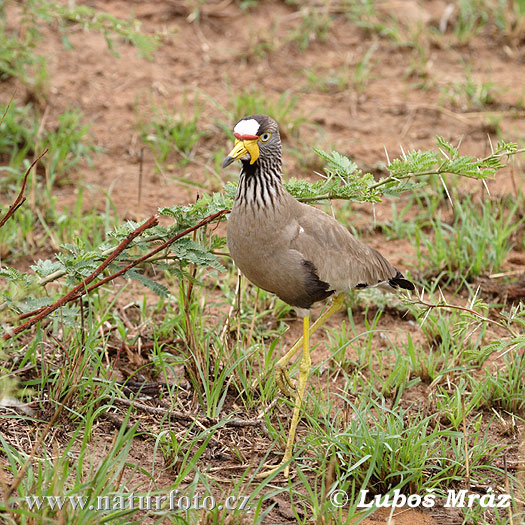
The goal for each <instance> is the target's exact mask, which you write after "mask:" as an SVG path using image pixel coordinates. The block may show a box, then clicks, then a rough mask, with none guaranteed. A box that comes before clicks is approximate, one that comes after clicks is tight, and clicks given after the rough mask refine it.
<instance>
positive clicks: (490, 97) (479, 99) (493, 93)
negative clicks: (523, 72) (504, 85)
mask: <svg viewBox="0 0 525 525" xmlns="http://www.w3.org/2000/svg"><path fill="white" fill-rule="evenodd" d="M440 91H441V95H440V101H441V103H442V104H443V103H444V102H448V103H449V104H451V105H452V106H455V107H458V108H461V109H462V110H463V111H468V110H472V109H479V108H485V107H487V106H492V105H494V104H495V103H496V101H497V94H498V89H497V87H496V84H495V83H494V82H491V81H487V82H481V83H477V82H475V81H474V80H473V79H472V76H471V72H470V70H467V72H466V74H465V79H464V81H463V80H462V81H458V82H453V83H451V84H447V85H445V86H443V87H440Z"/></svg>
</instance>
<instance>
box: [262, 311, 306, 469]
mask: <svg viewBox="0 0 525 525" xmlns="http://www.w3.org/2000/svg"><path fill="white" fill-rule="evenodd" d="M312 328H313V327H312ZM302 340H303V358H302V359H301V364H300V365H299V381H298V383H297V396H296V398H295V406H294V409H293V416H292V422H291V423H290V430H289V432H288V439H287V441H286V449H285V451H284V457H283V459H282V461H281V463H279V465H277V466H274V467H270V469H269V470H267V471H264V472H261V473H260V474H258V475H257V477H258V478H266V477H268V476H270V475H272V474H273V473H274V472H277V471H278V470H280V469H281V468H282V467H283V466H284V477H285V478H287V477H288V474H289V473H290V460H291V459H292V451H293V444H294V442H295V432H296V430H297V425H298V423H299V415H300V413H301V405H302V403H303V397H304V392H305V390H306V382H307V381H308V375H309V374H310V366H311V364H312V360H311V358H310V314H309V313H308V314H307V315H306V316H305V318H304V319H303V337H302Z"/></svg>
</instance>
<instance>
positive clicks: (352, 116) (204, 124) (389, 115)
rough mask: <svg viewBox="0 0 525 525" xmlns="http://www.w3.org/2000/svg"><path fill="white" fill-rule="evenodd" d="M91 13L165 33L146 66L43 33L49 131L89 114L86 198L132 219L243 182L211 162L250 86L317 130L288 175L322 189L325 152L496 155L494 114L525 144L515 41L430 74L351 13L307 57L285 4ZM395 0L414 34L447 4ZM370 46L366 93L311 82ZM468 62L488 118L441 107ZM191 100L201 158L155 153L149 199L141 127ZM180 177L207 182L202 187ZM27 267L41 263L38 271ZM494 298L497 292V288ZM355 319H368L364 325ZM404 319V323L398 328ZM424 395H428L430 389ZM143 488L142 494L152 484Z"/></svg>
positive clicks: (117, 7)
mask: <svg viewBox="0 0 525 525" xmlns="http://www.w3.org/2000/svg"><path fill="white" fill-rule="evenodd" d="M393 3H394V2H390V4H393ZM86 4H89V5H90V6H92V7H94V8H97V9H100V10H104V11H107V12H109V13H111V14H113V15H115V16H118V17H122V18H126V17H127V16H128V15H129V14H130V13H132V14H133V15H134V16H135V17H136V18H137V19H138V20H140V21H141V23H142V29H143V30H144V31H145V32H147V33H154V32H161V33H162V34H164V35H165V36H164V38H163V43H162V44H161V46H160V48H159V49H158V51H157V52H156V53H155V55H154V59H153V60H152V61H147V60H145V59H142V58H140V57H138V56H137V52H136V50H135V49H134V48H132V47H131V46H129V45H127V44H126V43H124V42H121V43H119V45H118V48H117V51H118V54H119V55H120V58H118V59H117V58H115V56H114V55H113V54H112V53H111V52H110V51H109V50H108V48H107V45H106V42H105V40H104V38H103V37H102V36H100V35H99V34H96V33H95V32H86V31H83V30H81V29H78V28H77V27H75V26H72V27H71V29H70V34H69V38H70V40H71V43H72V44H73V46H74V49H72V50H67V49H65V48H64V45H63V43H62V41H61V37H60V34H59V33H58V32H57V31H56V28H55V27H53V26H52V25H51V26H49V27H44V28H42V31H43V33H44V36H45V38H44V39H43V42H42V44H41V47H40V49H39V50H38V52H39V53H41V54H43V55H45V56H46V57H47V59H48V70H49V77H50V88H49V96H48V97H47V105H46V106H45V107H44V108H43V110H44V115H45V117H44V118H45V119H46V125H52V124H53V123H54V122H55V120H56V116H57V115H59V114H60V113H61V112H63V111H64V110H66V109H68V108H79V109H80V110H81V111H82V112H83V114H84V115H85V119H86V120H87V121H90V122H91V123H92V125H91V132H92V136H93V139H94V141H95V143H96V144H97V145H98V146H100V148H102V150H101V151H100V152H99V153H98V154H97V155H96V156H95V157H94V167H87V166H85V167H83V168H81V169H80V170H79V171H78V173H77V174H76V176H75V178H76V179H77V180H78V181H81V182H82V183H83V184H84V185H86V186H87V187H88V188H89V192H90V199H89V200H90V202H95V203H99V206H100V209H101V210H102V209H103V208H104V200H105V194H106V193H109V194H110V196H111V199H112V201H113V203H114V205H115V207H116V210H117V211H118V213H119V215H120V216H121V217H124V218H133V219H142V218H145V217H146V216H149V215H151V214H153V213H155V211H156V210H157V208H158V207H162V206H172V205H174V204H182V203H186V202H194V201H195V199H196V195H197V193H198V192H199V191H201V192H202V191H209V190H220V187H221V184H222V183H224V182H226V181H227V180H230V179H232V180H233V179H234V177H235V173H234V171H231V172H227V173H222V174H220V177H221V179H222V180H219V179H217V178H215V179H212V181H213V182H211V183H210V182H209V181H210V176H209V167H210V166H212V163H213V157H212V153H213V152H214V151H217V150H218V149H220V148H222V149H223V150H224V151H226V150H227V149H228V147H229V146H230V145H231V136H230V137H228V136H225V134H224V131H223V129H221V128H220V127H219V126H218V125H217V122H218V121H220V122H223V123H225V124H227V125H229V126H230V127H231V126H232V125H233V124H234V122H225V118H224V114H223V113H222V112H221V111H220V109H219V107H220V106H225V107H229V106H231V100H232V93H233V94H235V93H238V92H242V91H243V90H252V89H254V88H256V89H257V90H258V91H259V92H260V93H263V94H264V95H265V96H266V97H268V99H270V100H273V101H275V100H277V99H278V98H279V97H280V96H281V95H282V94H283V93H284V92H286V91H287V90H289V91H290V92H291V93H292V94H293V95H294V96H296V97H297V104H296V109H295V110H294V112H295V113H296V114H298V116H302V117H304V119H305V123H304V125H301V126H299V130H298V133H299V135H298V136H299V140H298V142H299V144H301V145H302V147H303V148H304V154H303V159H301V158H300V156H299V157H298V156H297V155H291V153H290V151H289V146H290V144H291V142H292V140H291V137H287V136H286V133H285V138H284V157H285V169H286V173H287V175H288V176H289V175H292V174H293V175H294V176H296V177H307V178H311V179H312V180H314V178H315V177H316V176H315V175H314V174H313V169H318V165H319V164H318V161H315V158H314V157H315V156H314V155H312V154H311V147H314V146H319V147H324V148H325V149H328V147H333V148H334V149H336V150H337V151H339V152H340V153H343V154H345V155H348V156H349V157H351V158H352V159H354V160H355V161H356V162H357V163H358V164H359V165H360V166H361V167H362V168H363V169H364V170H373V169H374V168H375V167H376V166H377V165H378V163H379V162H384V161H385V148H386V150H387V151H388V153H389V155H390V157H391V158H392V157H395V156H397V155H399V154H400V153H401V150H400V146H402V147H403V148H404V149H405V150H407V149H422V150H425V149H433V148H435V136H436V135H442V136H444V137H446V138H447V139H449V140H451V141H452V142H453V143H457V142H459V141H460V140H461V141H462V151H463V152H468V153H469V154H471V155H473V156H476V155H478V156H482V155H486V154H487V153H488V152H489V151H490V142H489V138H490V139H492V140H493V142H495V141H496V140H497V138H498V136H497V133H496V129H495V127H494V124H493V122H494V119H496V120H497V122H498V128H499V129H500V130H501V132H502V135H503V136H504V137H505V138H506V139H509V140H523V138H524V137H525V120H524V119H523V116H524V113H523V96H525V93H524V91H523V79H524V78H525V48H524V47H523V46H521V47H520V46H510V45H507V44H505V43H503V42H501V41H500V40H498V38H497V37H496V36H494V37H492V36H491V35H490V34H486V33H485V34H484V35H483V36H480V37H477V38H475V39H474V40H472V41H471V42H470V43H469V44H467V45H464V46H457V45H455V44H454V41H453V38H452V36H451V35H447V34H445V35H443V36H442V38H441V41H440V43H435V44H434V45H428V46H427V47H426V49H425V52H426V53H427V58H428V59H427V61H426V65H425V67H424V71H423V72H422V73H421V74H420V75H422V76H423V78H421V77H420V76H418V75H416V74H414V73H413V72H411V68H410V64H411V61H412V60H413V59H414V55H415V53H416V51H414V50H413V49H411V48H409V47H403V46H396V45H393V44H392V42H391V41H389V40H386V39H382V38H380V37H378V36H377V35H374V34H370V33H369V32H367V31H365V30H364V29H360V28H359V27H357V26H356V25H355V24H352V23H350V22H348V21H347V20H345V19H344V18H343V17H339V18H336V19H335V20H334V22H333V23H332V25H331V26H330V28H329V30H328V32H327V34H326V35H325V37H324V38H319V37H317V38H313V37H312V41H311V43H310V45H309V46H308V47H307V48H306V49H304V50H301V49H300V48H299V46H298V44H297V42H296V41H293V40H291V39H290V38H289V36H290V34H293V30H294V29H295V28H297V27H298V26H299V24H300V22H301V16H300V14H298V10H297V8H296V7H295V6H291V5H287V4H286V3H284V2H273V1H264V2H262V1H261V2H258V5H257V6H255V7H253V8H249V9H247V10H242V9H241V8H240V7H239V5H238V3H237V2H233V1H221V2H219V1H217V2H216V3H212V2H208V3H207V4H205V5H204V6H203V7H202V10H201V18H200V20H199V22H198V23H197V22H195V21H192V20H190V19H189V16H190V15H191V11H190V10H188V9H187V8H186V7H185V3H184V2H177V1H175V0H174V1H169V0H159V1H155V2H153V1H132V0H128V1H118V0H104V1H102V0H99V1H97V0H92V1H89V2H86ZM395 4H398V5H399V10H402V11H403V13H404V14H405V16H406V17H407V18H408V19H409V20H411V22H410V24H412V26H413V27H416V26H417V24H421V23H422V24H426V25H433V26H437V25H438V24H439V22H440V20H441V18H442V16H443V13H444V11H445V9H446V7H447V2H444V1H440V0H432V1H427V2H419V3H418V2H415V1H410V0H408V1H397V2H395ZM371 45H376V46H377V48H376V50H375V51H374V54H373V57H372V59H371V64H372V67H371V73H370V76H369V78H368V80H367V85H366V86H365V88H364V89H363V91H362V92H358V91H357V90H356V89H353V88H352V86H350V87H348V88H345V89H338V88H336V87H331V88H329V89H327V90H326V91H320V90H315V89H312V88H311V86H310V85H309V83H308V80H307V76H306V72H307V71H310V70H315V71H316V73H317V74H318V75H320V76H323V75H325V76H328V75H330V74H331V73H333V72H335V71H339V70H341V69H342V68H344V67H349V68H353V67H355V65H356V64H357V63H358V62H359V60H361V59H362V58H363V56H364V55H365V53H366V52H367V51H368V50H369V49H370V47H371ZM465 63H470V64H471V65H472V70H471V77H472V79H473V81H475V82H477V83H482V82H494V83H495V84H496V85H497V88H498V89H497V92H496V96H495V101H494V102H493V103H492V104H491V105H490V107H487V108H476V107H472V106H470V105H464V106H455V105H453V104H450V103H447V102H445V103H441V99H440V94H441V91H440V86H446V85H448V84H451V83H454V82H461V81H462V80H464V77H465V67H464V64H465ZM428 79H431V81H430V80H429V81H428V82H427V84H428V85H427V86H426V88H425V89H417V88H416V87H415V86H416V84H418V83H421V82H423V81H425V80H428ZM12 87H13V86H10V85H3V86H0V102H2V103H6V102H7V101H8V100H9V98H10V96H11V91H10V90H11V88H12ZM22 93H23V88H20V87H19V88H18V92H17V97H18V98H23V97H22ZM195 97H197V98H198V100H199V104H201V105H202V108H203V109H202V113H201V116H200V118H199V126H200V127H201V128H202V130H203V131H204V132H205V134H204V135H203V137H202V138H201V139H200V140H199V143H198V145H197V147H196V148H195V151H194V153H193V158H192V162H190V163H189V164H187V165H185V166H183V167H181V166H179V165H176V164H175V163H174V164H173V165H172V167H171V169H168V170H164V171H163V172H162V173H159V172H158V170H156V168H155V163H154V159H153V157H152V154H151V152H150V150H149V149H147V148H144V149H143V155H144V157H143V167H142V168H143V174H144V179H143V186H142V199H141V202H140V204H139V201H138V191H139V189H138V188H139V186H138V175H139V167H140V161H139V158H140V153H141V150H142V144H141V141H140V138H139V132H138V121H139V120H140V119H147V118H148V116H149V115H150V114H151V109H150V108H151V103H152V102H153V103H154V104H156V105H157V106H163V107H165V108H167V110H168V111H170V112H172V113H173V114H179V113H181V114H185V113H188V112H189V113H190V114H191V112H192V111H193V106H192V104H193V100H194V98H195ZM511 110H512V111H511ZM489 113H490V114H491V115H494V116H490V115H489ZM516 115H518V117H519V118H516ZM285 131H286V130H285ZM295 144H296V143H295V142H294V145H295ZM300 160H302V162H301V161H300ZM520 168H521V166H520V165H519V161H518V164H517V165H515V168H514V169H513V170H510V169H509V170H507V171H506V172H505V173H503V174H502V175H501V176H500V177H498V180H497V181H490V182H489V183H488V186H489V189H490V192H491V195H492V196H493V197H496V196H498V195H508V194H510V195H516V192H517V191H519V187H520V185H519V183H520V179H521V177H522V170H520ZM181 181H192V182H196V183H199V184H202V185H204V188H205V189H197V188H196V187H195V186H191V185H188V184H184V182H182V183H181ZM466 190H469V191H473V192H476V193H477V194H479V195H481V194H482V193H483V191H484V190H483V188H482V186H481V184H480V185H479V186H476V187H469V188H466ZM75 192H76V186H75V185H74V184H71V185H64V186H61V187H60V188H57V197H58V200H59V203H60V205H61V206H63V207H64V208H66V209H67V207H68V205H70V204H71V203H72V202H74V200H75V198H76V193H75ZM354 210H355V212H356V220H357V221H358V222H360V224H358V225H359V226H364V225H366V222H367V221H369V224H368V226H369V229H368V232H367V237H366V241H367V242H369V243H370V244H371V245H372V246H374V247H376V248H378V249H380V250H381V252H382V253H383V254H384V255H386V256H387V257H388V258H389V259H390V260H391V261H392V262H393V263H395V264H396V265H398V266H399V267H400V268H403V267H404V260H406V258H407V257H408V258H409V259H410V258H412V257H413V254H412V253H411V250H412V248H411V246H410V244H409V243H408V242H407V243H399V242H388V241H386V240H385V239H384V237H383V236H382V235H381V234H380V233H378V232H376V231H375V229H374V228H373V217H372V211H371V209H370V207H368V206H363V205H356V206H355V207H354ZM389 215H390V206H389V204H388V203H387V204H386V205H379V206H377V207H376V217H377V220H378V221H384V220H386V219H387V218H388V217H389ZM524 263H525V254H524V253H523V252H520V251H518V250H513V251H512V252H511V254H510V256H509V257H508V259H507V261H506V262H505V264H504V267H503V269H502V271H505V270H509V271H510V270H517V269H521V268H523V266H524ZM29 264H31V261H27V265H28V266H29ZM491 285H493V283H491V282H490V280H487V287H488V290H489V291H488V292H487V293H489V292H490V290H492V292H491V293H493V292H494V290H493V289H491V288H490V286H491ZM494 293H496V297H497V293H498V290H497V291H496V292H494ZM356 315H359V314H356ZM361 317H362V316H361ZM342 319H343V314H340V315H339V316H336V317H335V318H334V319H333V320H331V322H330V325H329V326H330V327H336V326H338V324H339V323H340V322H341V320H342ZM358 322H359V323H362V319H361V318H360V319H359V320H358ZM400 323H402V324H403V327H402V328H401V330H400V329H399V327H400ZM406 323H407V321H406V320H400V319H399V317H398V316H396V315H385V316H384V317H383V318H382V320H381V327H382V328H384V329H385V331H386V330H391V329H392V330H396V331H397V332H398V333H399V335H398V336H399V337H404V335H403V332H404V330H405V329H406V326H407V325H406ZM363 326H364V325H363ZM299 332H300V326H299V325H298V323H291V327H290V330H289V332H288V333H287V335H286V337H285V338H283V343H284V344H286V343H289V342H290V341H293V340H294V339H295V338H296V336H297V335H298V333H299ZM415 337H416V336H415ZM313 342H314V344H315V343H321V342H322V337H321V336H316V338H315V339H314V341H313ZM376 350H378V351H379V350H380V349H379V348H378V349H376ZM326 357H327V355H326V351H324V350H323V345H322V344H321V345H319V348H318V351H317V352H316V353H315V354H314V355H313V359H314V363H315V362H317V363H318V362H320V361H321V360H322V359H325V358H326ZM120 373H121V374H122V375H123V377H125V376H126V374H125V373H122V371H120ZM419 395H421V396H422V397H424V396H425V395H426V393H425V390H424V387H422V388H421V390H420V392H419ZM181 403H182V404H186V406H187V407H188V409H189V410H190V409H191V410H192V409H193V408H195V405H194V403H195V400H194V399H193V398H192V396H191V394H190V393H188V394H186V395H184V393H183V394H182V395H181ZM191 410H190V411H191ZM284 410H287V408H285V409H284ZM145 417H147V416H145ZM94 432H95V433H96V434H97V436H98V439H99V441H98V445H97V449H98V452H99V453H103V450H102V447H101V443H102V442H103V441H104V440H105V441H106V442H107V445H108V446H109V444H110V443H111V440H112V439H113V434H114V428H113V427H112V425H111V423H110V422H107V421H106V422H102V423H100V426H99V428H97V429H94ZM221 432H223V434H221V435H220V436H218V437H217V438H216V439H217V443H221V442H223V443H226V442H231V443H236V444H238V445H239V448H241V445H240V444H241V443H242V442H243V441H245V442H246V443H251V446H252V447H253V449H254V450H256V451H257V455H258V456H259V455H261V453H262V452H264V451H265V450H266V449H267V448H268V446H270V445H271V442H269V441H268V440H267V439H266V438H264V437H261V436H257V437H254V435H253V431H252V430H250V429H243V430H242V431H240V430H235V431H233V430H232V429H224V430H223V431H221ZM221 438H222V439H221ZM136 441H137V443H136V447H133V448H132V450H131V453H130V454H131V458H132V459H133V461H134V462H136V463H137V464H140V463H147V462H148V461H149V458H151V457H152V444H151V443H150V442H148V441H140V440H136ZM247 448H248V447H247ZM96 453H97V451H95V450H94V454H96ZM221 455H223V456H227V457H229V458H231V452H229V450H228V447H226V448H225V449H222V448H221V446H220V445H219V444H217V446H216V447H215V448H214V447H211V448H210V452H209V454H208V456H207V459H208V460H209V461H210V462H211V463H212V464H213V465H214V466H215V467H216V468H217V470H218V474H217V475H218V478H219V479H220V478H224V479H225V480H226V481H227V479H228V476H229V473H228V467H229V466H231V465H233V466H234V467H242V465H239V464H238V462H237V463H235V462H232V461H230V462H228V461H224V460H222V459H221ZM157 473H158V476H159V477H158V479H156V480H155V482H156V485H157V486H168V485H169V484H170V481H171V479H172V475H171V473H170V471H164V470H162V469H158V470H157ZM137 475H140V474H137ZM232 475H235V470H232ZM144 484H145V489H146V488H147V484H148V482H147V480H145V481H144ZM270 518H271V521H269V522H271V523H294V522H295V517H294V516H293V514H291V513H290V510H289V508H287V504H286V502H283V501H281V500H279V501H278V505H277V506H276V508H275V509H274V511H273V512H272V514H271V515H270ZM387 518H388V514H386V515H385V513H382V512H378V513H376V514H375V515H374V516H373V517H372V518H370V519H369V520H367V521H365V522H363V523H367V524H370V525H372V524H375V523H380V522H385V521H386V520H387ZM458 519H459V517H458V515H457V514H456V515H453V513H449V514H447V515H436V516H432V515H431V513H429V512H425V513H423V512H418V511H414V510H406V511H400V512H399V514H398V515H395V516H394V518H393V519H392V520H391V523H395V524H396V525H405V524H412V525H419V524H421V525H422V524H430V523H439V524H447V523H458ZM459 522H460V521H459Z"/></svg>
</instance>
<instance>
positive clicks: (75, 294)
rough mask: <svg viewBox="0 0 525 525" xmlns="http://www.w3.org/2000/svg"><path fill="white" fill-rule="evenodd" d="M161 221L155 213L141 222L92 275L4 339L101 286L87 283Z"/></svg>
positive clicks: (4, 336) (10, 331) (7, 334)
mask: <svg viewBox="0 0 525 525" xmlns="http://www.w3.org/2000/svg"><path fill="white" fill-rule="evenodd" d="M158 222H159V217H158V215H153V216H152V217H150V218H149V219H148V220H147V221H146V222H144V223H143V224H141V225H140V226H139V227H138V228H136V229H135V230H133V231H132V232H131V233H130V234H129V235H128V236H127V237H126V238H125V239H124V240H123V241H122V242H121V243H120V244H119V245H118V246H117V247H116V248H115V250H114V251H113V253H112V254H111V255H110V256H109V257H107V258H106V259H105V260H104V261H103V262H102V264H101V265H100V266H99V267H98V268H97V269H96V270H94V271H93V272H92V273H91V275H89V276H88V277H86V278H85V279H84V280H83V281H82V282H81V283H80V284H78V285H77V286H75V287H74V288H73V289H72V290H71V291H69V292H68V293H67V294H66V295H64V296H63V297H62V298H60V299H59V300H58V301H56V302H55V303H53V304H52V305H49V306H46V307H45V308H43V309H39V310H38V311H37V312H38V313H36V315H35V316H34V317H33V318H32V319H30V320H29V321H26V322H25V323H23V324H21V325H20V326H17V327H16V328H13V329H12V330H9V331H8V332H7V333H5V334H4V335H3V336H2V339H4V340H8V339H10V338H11V337H13V336H14V335H17V334H19V333H20V332H23V331H24V330H26V329H27V328H30V327H31V326H33V325H34V324H36V323H37V322H38V321H41V320H42V319H43V318H44V317H46V316H48V315H49V314H50V313H52V312H54V311H55V310H56V309H58V308H60V307H61V306H64V305H65V304H66V303H68V302H70V301H73V300H75V299H78V298H79V297H81V296H82V295H84V294H85V293H87V292H89V291H90V290H92V289H93V288H94V287H96V286H100V284H101V281H100V282H99V283H97V285H96V286H92V287H91V288H87V285H88V284H89V283H90V282H91V281H93V280H94V279H95V277H96V276H97V275H98V274H100V273H101V272H103V271H104V270H105V269H106V268H107V267H108V266H109V264H110V263H111V262H112V261H113V260H114V259H115V258H116V257H118V255H119V254H120V253H122V252H123V251H124V250H125V249H126V247H127V246H128V245H129V244H130V243H131V241H132V240H133V239H134V238H135V237H138V236H139V235H140V234H142V233H143V232H144V231H145V230H147V229H148V228H151V227H152V226H156V225H157V224H158Z"/></svg>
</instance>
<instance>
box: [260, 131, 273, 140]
mask: <svg viewBox="0 0 525 525" xmlns="http://www.w3.org/2000/svg"><path fill="white" fill-rule="evenodd" d="M270 136H271V133H269V132H268V131H267V132H266V133H263V134H262V135H261V140H262V141H263V142H268V141H269V140H270Z"/></svg>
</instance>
